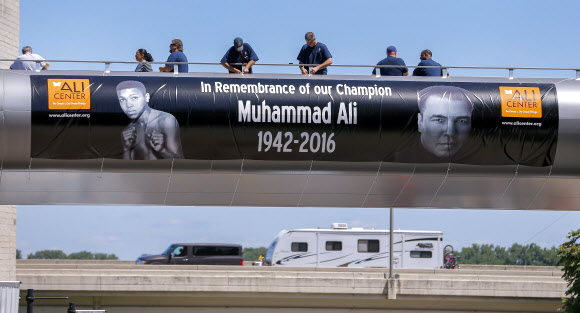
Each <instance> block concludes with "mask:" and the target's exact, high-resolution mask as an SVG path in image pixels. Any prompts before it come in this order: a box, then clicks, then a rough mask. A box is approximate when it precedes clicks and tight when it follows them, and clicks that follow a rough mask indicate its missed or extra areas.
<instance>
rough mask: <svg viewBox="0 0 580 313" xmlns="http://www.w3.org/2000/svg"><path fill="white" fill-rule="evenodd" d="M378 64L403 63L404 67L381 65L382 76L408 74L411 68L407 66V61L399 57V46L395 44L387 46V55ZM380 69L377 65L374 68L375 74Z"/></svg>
mask: <svg viewBox="0 0 580 313" xmlns="http://www.w3.org/2000/svg"><path fill="white" fill-rule="evenodd" d="M377 65H402V66H403V67H381V68H380V73H381V76H407V75H409V69H408V68H406V67H405V66H406V64H405V61H403V59H401V58H397V48H395V46H388V47H387V57H386V58H384V59H382V60H380V61H379V63H377ZM377 69H379V68H378V67H375V68H374V69H373V75H376V71H377Z"/></svg>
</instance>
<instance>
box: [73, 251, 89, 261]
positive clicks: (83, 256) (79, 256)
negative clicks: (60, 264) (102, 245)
mask: <svg viewBox="0 0 580 313" xmlns="http://www.w3.org/2000/svg"><path fill="white" fill-rule="evenodd" d="M67 259H71V260H92V259H93V254H92V253H91V252H89V251H81V252H75V253H71V254H69V255H68V256H67Z"/></svg>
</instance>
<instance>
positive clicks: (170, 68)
mask: <svg viewBox="0 0 580 313" xmlns="http://www.w3.org/2000/svg"><path fill="white" fill-rule="evenodd" d="M166 62H177V54H176V53H175V52H173V53H171V54H170V55H169V57H168V58H167V61H166ZM159 71H160V72H173V65H172V64H165V66H160V67H159Z"/></svg>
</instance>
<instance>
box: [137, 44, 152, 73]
mask: <svg viewBox="0 0 580 313" xmlns="http://www.w3.org/2000/svg"><path fill="white" fill-rule="evenodd" d="M135 60H137V61H139V64H137V68H135V72H153V67H151V64H149V62H153V57H152V56H151V53H149V52H147V50H145V49H139V50H137V52H135Z"/></svg>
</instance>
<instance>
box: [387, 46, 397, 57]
mask: <svg viewBox="0 0 580 313" xmlns="http://www.w3.org/2000/svg"><path fill="white" fill-rule="evenodd" d="M387 55H394V56H396V55H397V48H396V47H395V46H388V47H387Z"/></svg>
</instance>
